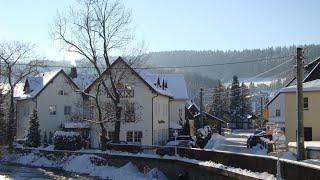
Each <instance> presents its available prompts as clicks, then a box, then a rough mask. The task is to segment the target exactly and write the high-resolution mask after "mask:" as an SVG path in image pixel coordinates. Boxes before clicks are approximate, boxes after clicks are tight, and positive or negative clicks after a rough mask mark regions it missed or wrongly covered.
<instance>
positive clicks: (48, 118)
mask: <svg viewBox="0 0 320 180" xmlns="http://www.w3.org/2000/svg"><path fill="white" fill-rule="evenodd" d="M110 75H112V76H115V77H114V80H115V82H116V83H115V85H116V89H117V91H118V92H119V94H120V106H121V107H122V112H121V119H120V120H119V121H121V125H120V141H126V142H128V143H130V144H139V145H163V144H166V143H167V141H168V140H169V134H170V130H174V129H181V128H182V125H183V123H184V122H185V102H186V100H187V98H188V95H187V90H186V83H185V80H184V77H183V76H182V75H179V74H151V73H149V72H146V71H141V70H136V69H132V68H131V67H130V66H129V65H128V64H127V63H126V61H124V60H123V59H121V58H118V59H117V60H116V61H115V62H114V63H113V64H112V65H111V66H110V67H109V68H108V69H107V70H106V71H105V72H103V73H102V76H100V77H98V78H93V77H90V76H89V75H85V74H84V75H83V74H82V75H81V74H77V70H76V68H72V69H71V73H70V74H66V73H65V72H64V71H63V70H59V71H53V72H48V73H43V74H40V75H38V76H34V77H29V78H27V80H26V82H25V83H24V87H23V92H22V93H20V95H19V96H18V100H17V103H16V107H17V133H16V134H17V135H16V138H17V139H24V138H26V136H27V131H28V125H29V124H28V123H29V117H30V115H31V112H32V110H33V109H34V108H35V109H36V110H37V111H38V116H39V121H40V130H41V135H42V136H43V135H44V132H46V133H49V132H52V133H54V132H55V131H58V130H66V131H74V130H77V131H78V130H79V128H83V130H84V131H83V132H89V133H88V134H87V135H86V138H87V139H90V143H91V147H92V148H99V146H100V132H101V127H100V124H99V123H100V122H99V119H98V108H97V107H96V103H95V99H93V98H92V97H90V95H95V94H96V93H97V92H99V95H98V99H99V104H100V105H101V110H102V121H103V125H104V127H105V128H106V130H107V135H108V137H109V138H110V139H112V138H113V136H114V132H115V131H114V129H115V128H114V127H115V126H114V124H115V123H114V122H115V119H114V118H115V114H114V112H115V111H114V109H112V107H113V102H112V99H111V98H110V97H109V95H108V93H107V92H106V91H105V90H104V88H103V87H102V85H101V82H102V81H104V82H105V84H106V86H107V87H108V88H111V87H112V86H111V83H110ZM83 92H85V93H83ZM88 95H89V96H88ZM47 135H48V134H47Z"/></svg>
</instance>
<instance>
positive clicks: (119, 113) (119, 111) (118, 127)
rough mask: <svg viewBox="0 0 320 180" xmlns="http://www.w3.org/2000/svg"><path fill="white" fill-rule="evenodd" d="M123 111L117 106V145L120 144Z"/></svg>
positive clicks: (115, 126) (115, 138)
mask: <svg viewBox="0 0 320 180" xmlns="http://www.w3.org/2000/svg"><path fill="white" fill-rule="evenodd" d="M121 111H122V108H121V107H120V106H118V105H117V106H116V122H115V125H114V141H115V143H119V142H120V126H121Z"/></svg>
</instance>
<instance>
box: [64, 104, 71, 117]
mask: <svg viewBox="0 0 320 180" xmlns="http://www.w3.org/2000/svg"><path fill="white" fill-rule="evenodd" d="M64 115H71V106H64Z"/></svg>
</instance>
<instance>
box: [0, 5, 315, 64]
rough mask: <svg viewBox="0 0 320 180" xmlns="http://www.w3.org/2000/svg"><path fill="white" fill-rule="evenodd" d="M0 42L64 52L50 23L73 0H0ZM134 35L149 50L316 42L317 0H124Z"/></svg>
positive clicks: (50, 53)
mask: <svg viewBox="0 0 320 180" xmlns="http://www.w3.org/2000/svg"><path fill="white" fill-rule="evenodd" d="M0 2H1V6H0V17H1V28H0V32H1V33H0V40H23V41H30V42H32V43H34V44H36V45H37V50H38V52H39V53H40V54H41V55H43V56H45V57H48V58H49V59H55V60H58V59H63V58H66V57H65V53H64V52H62V51H60V50H59V48H58V46H57V45H55V46H53V41H52V39H51V38H50V37H49V33H48V32H49V25H50V24H51V23H52V21H53V17H54V16H55V14H56V12H57V10H61V11H63V10H65V9H67V7H68V6H70V5H72V4H74V2H75V1H73V0H68V1H66V0H55V1H52V0H29V1H21V0H10V1H7V0H0ZM123 2H124V4H125V6H126V7H127V8H128V9H130V10H131V11H132V16H133V25H134V27H135V33H136V39H137V40H144V41H145V42H146V44H147V50H148V51H166V50H208V49H211V50H215V49H220V50H229V49H232V50H233V49H238V50H241V49H251V48H264V47H270V46H285V45H292V44H311V43H315V44H318V43H320V30H319V29H320V23H319V19H320V13H318V7H320V1H319V0H308V1H299V0H259V1H258V0H242V1H239V0H220V1H218V0H199V1H194V0H158V1H154V0H124V1H123Z"/></svg>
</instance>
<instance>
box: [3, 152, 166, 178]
mask: <svg viewBox="0 0 320 180" xmlns="http://www.w3.org/2000/svg"><path fill="white" fill-rule="evenodd" d="M3 160H9V161H10V162H12V163H17V164H22V165H28V166H36V167H50V168H59V169H63V170H65V171H68V172H75V173H81V174H88V175H90V176H95V177H99V178H102V179H118V180H130V179H139V180H145V179H158V180H166V179H167V177H166V176H165V175H164V174H163V173H162V172H161V171H159V170H158V169H156V168H154V169H152V170H150V171H149V172H148V173H147V174H143V173H141V172H139V170H138V168H137V167H136V166H135V165H134V164H132V163H131V162H129V163H127V164H125V165H124V166H122V167H120V168H117V167H114V166H108V165H97V162H100V163H101V162H104V163H105V164H107V161H106V160H105V159H104V158H101V157H99V156H96V155H89V154H84V155H77V156H76V155H72V156H70V157H68V158H66V159H59V160H55V161H53V160H50V159H48V158H46V157H44V156H40V155H38V154H36V153H30V154H26V155H15V158H13V157H10V158H6V159H3Z"/></svg>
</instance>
